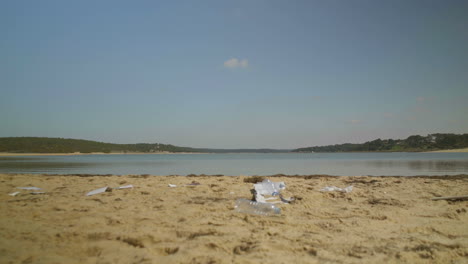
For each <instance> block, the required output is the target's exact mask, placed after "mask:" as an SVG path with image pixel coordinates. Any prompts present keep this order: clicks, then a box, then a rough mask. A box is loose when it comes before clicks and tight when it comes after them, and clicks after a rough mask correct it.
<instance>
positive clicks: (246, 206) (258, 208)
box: [234, 198, 281, 216]
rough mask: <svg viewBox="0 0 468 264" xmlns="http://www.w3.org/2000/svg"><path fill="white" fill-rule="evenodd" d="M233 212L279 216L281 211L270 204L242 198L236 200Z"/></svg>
mask: <svg viewBox="0 0 468 264" xmlns="http://www.w3.org/2000/svg"><path fill="white" fill-rule="evenodd" d="M234 210H236V212H239V213H246V214H254V215H264V216H273V215H279V214H281V209H280V208H278V207H276V206H275V205H274V204H271V203H261V202H255V201H251V200H247V199H244V198H240V199H237V201H236V205H235V206H234Z"/></svg>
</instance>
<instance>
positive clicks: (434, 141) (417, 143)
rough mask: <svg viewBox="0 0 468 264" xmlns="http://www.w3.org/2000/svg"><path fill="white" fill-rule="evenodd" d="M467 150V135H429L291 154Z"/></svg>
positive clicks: (329, 147)
mask: <svg viewBox="0 0 468 264" xmlns="http://www.w3.org/2000/svg"><path fill="white" fill-rule="evenodd" d="M459 148H468V134H461V135H457V134H429V135H427V136H425V137H424V136H418V135H414V136H410V137H408V138H407V139H395V140H394V139H384V140H382V139H380V138H379V139H376V140H373V141H368V142H365V143H363V144H351V143H346V144H337V145H328V146H315V147H307V148H299V149H295V150H293V152H359V151H363V152H364V151H382V152H396V151H431V150H443V149H459Z"/></svg>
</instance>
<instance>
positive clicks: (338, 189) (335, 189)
mask: <svg viewBox="0 0 468 264" xmlns="http://www.w3.org/2000/svg"><path fill="white" fill-rule="evenodd" d="M352 190H353V186H352V185H350V186H348V187H346V188H338V187H336V186H327V187H324V188H322V189H320V191H321V192H333V191H337V192H344V193H350V192H351V191H352Z"/></svg>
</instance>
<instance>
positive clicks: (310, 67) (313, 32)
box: [0, 0, 468, 149]
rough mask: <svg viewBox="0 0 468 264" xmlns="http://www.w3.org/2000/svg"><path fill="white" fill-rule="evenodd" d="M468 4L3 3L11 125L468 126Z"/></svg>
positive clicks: (118, 132)
mask: <svg viewBox="0 0 468 264" xmlns="http://www.w3.org/2000/svg"><path fill="white" fill-rule="evenodd" d="M467 13H468V2H467V1H463V0H450V1H432V0H429V1H422V0H415V1H402V0H398V1H378V2H376V1H368V0H361V1H235V2H221V1H157V2H156V1H155V2H153V1H138V2H128V1H127V2H126V1H76V2H75V1H67V2H65V1H49V0H45V1H4V2H2V3H0V21H1V23H0V29H1V31H2V32H3V36H2V38H0V57H1V58H2V59H1V60H0V69H1V71H0V87H1V88H0V89H1V96H0V124H1V125H0V137H19V136H34V137H61V138H74V139H86V140H94V141H100V142H109V143H129V144H130V143H164V144H172V145H176V146H187V147H194V148H220V149H239V148H255V149H257V148H272V149H295V148H300V147H309V146H322V145H331V144H342V143H364V142H366V141H370V140H374V139H377V138H381V139H390V138H391V139H405V138H407V137H408V136H411V135H427V134H433V133H457V134H461V133H467V132H468V103H467V102H468V49H467V48H466V46H467V44H466V43H468V34H467V33H466V28H467V26H468V16H467V15H466V14H467Z"/></svg>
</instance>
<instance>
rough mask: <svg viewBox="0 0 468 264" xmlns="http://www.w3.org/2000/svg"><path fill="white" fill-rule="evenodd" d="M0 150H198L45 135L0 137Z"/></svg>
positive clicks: (37, 151)
mask: <svg viewBox="0 0 468 264" xmlns="http://www.w3.org/2000/svg"><path fill="white" fill-rule="evenodd" d="M0 152H10V153H74V152H80V153H91V152H104V153H111V152H147V153H155V152H199V151H197V150H196V149H193V148H186V147H177V146H173V145H167V144H159V143H154V144H147V143H140V144H112V143H103V142H97V141H91V140H82V139H65V138H46V137H4V138H0Z"/></svg>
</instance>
